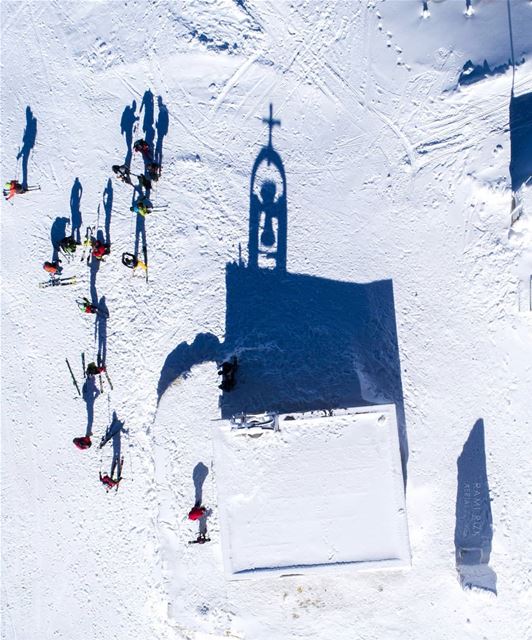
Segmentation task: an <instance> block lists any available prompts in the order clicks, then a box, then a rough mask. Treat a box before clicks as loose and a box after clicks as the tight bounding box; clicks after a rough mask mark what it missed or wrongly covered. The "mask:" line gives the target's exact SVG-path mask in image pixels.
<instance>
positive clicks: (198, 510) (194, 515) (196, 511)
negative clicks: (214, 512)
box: [188, 506, 207, 520]
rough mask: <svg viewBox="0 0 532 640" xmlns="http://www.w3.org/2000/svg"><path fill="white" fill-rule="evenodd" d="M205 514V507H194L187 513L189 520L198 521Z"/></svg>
mask: <svg viewBox="0 0 532 640" xmlns="http://www.w3.org/2000/svg"><path fill="white" fill-rule="evenodd" d="M206 513H207V509H206V508H205V507H199V506H194V507H192V509H191V510H190V511H189V513H188V519H189V520H199V519H200V518H203V516H204V515H205V514H206Z"/></svg>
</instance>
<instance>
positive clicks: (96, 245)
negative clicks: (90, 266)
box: [92, 240, 111, 260]
mask: <svg viewBox="0 0 532 640" xmlns="http://www.w3.org/2000/svg"><path fill="white" fill-rule="evenodd" d="M110 253H111V247H110V246H109V245H108V244H105V243H104V242H101V241H100V240H94V241H93V243H92V255H93V257H94V258H96V260H103V257H104V256H107V255H109V254H110Z"/></svg>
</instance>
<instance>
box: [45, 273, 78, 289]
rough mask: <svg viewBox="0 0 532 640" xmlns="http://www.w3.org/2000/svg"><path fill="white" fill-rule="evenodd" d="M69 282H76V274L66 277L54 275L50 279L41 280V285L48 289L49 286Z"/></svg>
mask: <svg viewBox="0 0 532 640" xmlns="http://www.w3.org/2000/svg"><path fill="white" fill-rule="evenodd" d="M69 284H76V276H68V277H66V278H61V277H59V276H52V277H51V278H50V280H46V282H39V287H40V288H41V289H46V288H48V287H64V286H66V285H69Z"/></svg>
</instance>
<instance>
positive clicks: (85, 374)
mask: <svg viewBox="0 0 532 640" xmlns="http://www.w3.org/2000/svg"><path fill="white" fill-rule="evenodd" d="M65 361H66V363H67V367H68V370H69V371H70V375H71V377H72V383H73V385H74V386H75V387H76V391H77V392H78V396H80V397H81V390H80V388H79V384H78V381H77V380H76V376H75V375H74V372H73V371H72V367H71V366H70V362H69V361H68V358H65ZM81 366H82V368H83V377H84V378H86V377H87V370H86V367H85V352H83V353H82V354H81ZM104 374H105V377H106V379H107V382H108V384H109V387H110V389H111V391H112V390H113V389H114V387H113V383H112V382H111V378H110V377H109V374H108V373H107V369H106V370H105V371H104ZM98 377H99V379H100V393H103V380H102V374H101V373H99V374H98Z"/></svg>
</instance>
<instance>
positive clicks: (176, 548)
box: [0, 0, 532, 640]
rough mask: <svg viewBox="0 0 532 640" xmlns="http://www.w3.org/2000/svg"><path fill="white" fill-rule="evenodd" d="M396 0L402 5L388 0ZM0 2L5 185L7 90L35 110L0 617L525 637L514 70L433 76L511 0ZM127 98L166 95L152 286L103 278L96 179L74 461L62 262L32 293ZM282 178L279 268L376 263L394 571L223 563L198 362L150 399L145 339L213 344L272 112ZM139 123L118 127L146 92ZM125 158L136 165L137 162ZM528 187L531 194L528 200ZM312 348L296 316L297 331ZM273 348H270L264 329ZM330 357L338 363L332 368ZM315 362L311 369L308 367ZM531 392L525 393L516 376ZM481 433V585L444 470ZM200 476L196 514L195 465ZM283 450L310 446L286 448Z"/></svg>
mask: <svg viewBox="0 0 532 640" xmlns="http://www.w3.org/2000/svg"><path fill="white" fill-rule="evenodd" d="M399 4H400V6H401V8H400V9H399ZM511 4H512V16H513V40H514V46H515V48H516V59H520V56H524V57H525V58H526V61H525V63H523V64H522V65H520V66H519V67H518V68H517V70H516V77H515V86H514V91H515V92H516V94H522V93H527V92H531V91H532V80H531V78H532V68H531V64H530V61H529V59H528V57H529V55H530V42H529V40H530V39H529V37H527V34H528V33H529V32H530V25H531V24H532V11H531V10H530V4H529V3H527V2H526V1H525V0H513V1H512V3H511ZM463 5H465V3H460V2H451V1H450V0H449V1H448V2H442V3H431V7H430V8H431V16H430V18H428V19H427V20H422V18H421V2H417V0H416V1H414V0H407V1H404V2H401V3H398V2H395V3H394V2H389V1H388V2H383V1H379V0H367V1H366V0H364V1H361V2H359V3H352V2H348V1H347V0H346V1H345V2H333V1H327V2H325V3H322V2H314V1H311V2H296V3H293V4H290V3H286V2H273V1H271V0H264V1H258V0H253V1H251V0H245V1H242V2H239V1H235V0H211V1H209V2H208V3H205V2H203V1H202V0H193V1H191V2H187V3H183V4H178V3H175V2H173V1H170V0H156V1H154V2H152V3H149V4H146V3H143V2H140V0H130V1H129V2H127V3H119V2H94V3H65V2H62V1H61V0H54V1H53V2H46V3H44V2H43V3H30V2H13V1H11V2H10V1H7V2H4V3H2V6H1V7H0V10H1V12H2V23H3V26H2V36H3V37H2V45H1V46H2V55H3V75H2V81H3V88H4V90H3V92H2V141H3V153H2V176H3V179H4V180H7V179H10V178H12V177H15V176H14V174H13V172H14V171H15V167H17V171H18V172H19V173H18V174H17V177H20V171H21V164H20V161H18V163H17V162H16V160H15V158H16V155H17V152H18V150H19V148H20V147H21V144H22V139H23V133H24V126H25V116H24V113H25V109H26V107H27V106H30V107H31V110H32V112H33V114H34V115H35V117H36V118H37V136H36V143H35V147H34V148H33V150H32V152H31V154H30V158H29V163H28V174H29V176H28V178H29V183H30V184H40V185H41V187H42V190H41V191H37V192H31V193H28V194H26V195H23V196H18V197H16V198H15V201H14V203H13V206H11V205H10V204H6V203H5V202H4V205H3V207H2V225H3V228H2V231H3V234H2V276H3V277H2V342H3V358H2V486H3V492H2V513H3V534H4V535H3V541H2V565H3V571H2V633H3V635H2V637H3V638H6V639H9V640H11V639H15V640H17V639H19V638H24V640H41V639H42V638H47V639H48V638H57V639H63V638H64V639H65V640H66V639H68V640H78V639H80V640H81V639H82V638H83V640H93V639H94V640H96V639H100V638H103V637H105V638H107V639H108V640H111V639H112V640H123V639H124V638H128V639H131V640H136V639H139V640H141V639H144V638H153V639H154V640H173V639H177V638H179V639H181V638H186V639H190V640H207V639H208V640H220V639H221V638H239V639H244V638H246V639H249V640H261V639H262V638H264V639H266V638H268V639H270V638H275V639H280V640H284V639H292V638H313V639H314V638H315V639H324V640H325V639H328V638H333V637H334V638H345V639H351V638H354V637H356V638H360V639H361V640H381V639H382V640H384V639H388V638H400V639H401V640H410V639H412V640H417V639H418V638H421V637H431V638H435V639H436V640H439V639H441V640H451V639H454V638H469V639H472V640H477V639H478V640H480V639H488V640H491V639H495V638H497V639H498V638H502V637H505V638H512V639H513V638H516V639H517V638H526V637H528V636H530V634H531V633H532V613H531V610H530V595H531V594H532V583H531V576H532V565H531V564H530V553H529V549H530V543H531V537H530V531H529V527H527V526H526V523H528V522H530V521H531V520H532V511H531V503H530V499H529V498H530V496H529V486H530V481H531V480H532V477H531V473H530V465H529V458H530V452H531V450H532V444H531V441H530V426H531V425H530V398H529V390H528V388H527V381H529V380H530V376H531V373H532V371H531V368H532V367H531V365H530V363H531V362H532V348H531V341H530V317H531V316H530V315H525V314H519V313H517V283H518V281H519V277H522V276H523V274H525V275H526V274H527V273H531V272H532V258H531V255H530V240H531V237H532V231H531V226H530V222H529V220H530V215H531V213H530V207H531V206H532V203H531V204H529V205H527V204H526V203H530V197H529V194H528V196H527V192H524V193H523V198H525V199H526V198H528V199H527V200H526V202H525V214H524V216H523V218H522V219H521V220H520V221H519V222H518V224H516V225H514V228H513V230H512V231H510V232H509V224H510V202H511V193H510V189H509V184H510V182H509V172H508V167H509V163H510V138H509V100H510V92H511V88H512V86H511V83H512V77H511V72H510V71H508V72H506V73H503V74H499V75H495V76H492V77H490V78H487V79H484V80H481V81H479V82H478V83H475V84H471V85H469V86H466V87H461V88H456V81H457V78H458V75H459V73H460V71H461V69H462V67H463V65H464V63H465V62H466V61H467V60H468V59H472V60H473V61H474V62H475V63H481V62H482V60H483V58H489V63H490V65H491V66H492V67H493V66H496V64H500V63H502V62H506V61H507V59H508V46H509V45H508V34H507V24H508V23H507V14H506V3H493V2H487V1H485V0H479V1H478V2H476V3H474V10H475V14H474V16H473V17H472V18H466V17H465V16H464V15H463V11H464V6H463ZM501 16H502V17H501ZM148 89H150V90H151V91H152V92H153V94H154V96H155V112H154V116H155V119H157V116H158V113H159V111H158V107H157V97H158V96H161V97H162V99H163V101H164V104H165V105H166V106H167V108H168V112H169V118H170V124H169V131H168V134H167V135H166V137H165V138H164V144H163V154H164V155H163V175H162V177H161V180H160V181H159V183H158V184H157V186H156V188H155V189H154V203H155V204H156V205H157V204H160V205H162V204H168V208H167V209H164V210H161V211H158V212H153V213H152V214H150V215H149V216H148V217H147V218H146V220H145V230H146V238H147V246H148V254H149V282H148V283H146V282H145V279H144V277H143V274H142V273H135V274H133V272H131V271H129V270H127V269H125V268H124V267H123V266H122V265H121V264H120V255H121V254H122V252H124V251H131V250H132V247H133V246H134V242H135V225H136V221H135V220H134V219H132V215H133V214H131V213H130V211H129V207H130V206H131V192H130V189H129V188H128V187H126V186H125V185H123V184H121V183H119V182H117V181H116V180H115V179H114V177H113V178H112V188H113V207H112V213H111V225H110V230H111V239H112V243H113V244H112V253H111V255H110V256H109V257H108V258H107V260H106V262H105V263H103V264H101V265H100V268H99V270H98V274H97V276H96V289H97V292H98V296H99V297H101V296H102V295H105V297H106V303H107V307H108V308H109V310H110V317H109V319H108V322H107V365H108V369H109V373H110V376H111V379H112V382H113V385H114V390H113V391H110V390H109V389H108V388H107V386H106V385H105V381H104V385H105V386H104V393H103V394H102V395H101V396H100V397H98V398H97V399H96V402H95V406H94V429H93V430H94V438H93V442H94V446H93V447H92V449H91V450H89V451H85V452H81V451H78V450H76V449H75V448H74V446H73V445H72V438H74V437H76V436H80V435H83V434H84V432H85V427H86V422H87V412H86V404H85V403H84V402H83V400H82V399H81V398H79V397H77V392H76V390H75V389H74V386H73V384H72V381H71V378H70V374H69V373H68V370H67V368H66V364H65V363H64V360H65V357H67V358H68V359H69V361H70V363H71V364H72V366H73V369H74V372H75V374H76V376H77V379H78V383H79V384H80V385H81V384H82V382H83V380H82V374H81V358H80V355H81V352H82V351H83V352H85V355H86V359H87V362H90V361H92V360H95V359H96V356H97V350H98V345H97V343H96V341H95V333H94V330H95V328H94V319H93V318H91V317H85V316H83V315H80V313H79V311H78V309H77V308H76V305H75V303H74V300H75V299H76V298H79V297H81V296H84V295H87V296H89V297H90V274H89V270H88V269H87V268H86V267H85V265H83V264H82V263H81V262H80V261H79V258H76V262H73V263H72V264H67V265H65V275H71V274H74V273H76V274H78V283H77V284H76V285H74V286H68V287H57V288H53V289H42V290H41V289H38V288H37V283H38V282H40V281H44V280H45V279H46V278H45V275H46V274H45V272H44V271H43V270H42V269H41V265H42V262H44V260H49V259H50V256H51V254H52V245H51V241H50V240H51V238H50V233H51V229H52V225H53V224H54V221H55V220H56V219H57V218H60V217H67V218H69V217H70V192H71V188H72V184H73V182H74V179H75V178H76V177H78V178H79V180H80V181H81V184H82V186H83V194H82V197H81V202H80V210H81V215H82V220H83V223H82V227H81V231H82V234H83V233H84V229H85V227H86V226H87V225H94V224H96V220H97V210H98V205H101V210H102V212H101V213H100V228H101V229H103V228H104V216H103V203H102V197H103V192H104V189H105V188H106V185H107V181H108V179H109V177H110V176H111V175H112V172H111V165H112V164H114V163H115V162H122V161H123V157H124V154H125V152H126V145H125V140H124V137H123V136H122V135H121V132H120V121H121V116H122V113H123V110H124V108H125V107H126V106H127V105H131V102H132V100H136V102H137V111H136V115H139V108H140V104H141V102H142V96H143V95H144V92H145V91H146V90H148ZM270 102H272V103H273V106H274V117H276V118H280V119H281V121H282V124H281V127H280V128H275V130H274V132H273V143H274V146H275V148H276V149H277V150H278V152H279V153H280V155H281V157H282V158H283V161H284V163H285V166H286V171H287V180H288V271H289V272H291V273H299V274H302V273H304V274H309V275H316V276H320V277H323V278H330V279H335V280H342V281H347V282H369V281H373V280H379V279H388V278H391V279H393V286H394V298H395V314H396V320H397V333H398V339H399V351H400V357H401V369H402V376H403V377H402V386H403V391H404V399H405V411H406V428H407V434H408V442H409V450H410V456H409V460H408V484H407V492H406V498H407V510H408V521H409V528H410V536H411V544H412V554H413V567H412V569H411V571H409V572H387V573H364V574H360V573H359V574H355V575H353V576H350V575H348V574H342V575H338V576H335V575H327V576H311V575H307V576H304V577H302V576H301V577H298V576H292V577H287V578H283V579H278V578H267V579H264V580H260V581H249V582H248V581H242V582H236V583H232V582H227V581H226V580H225V578H224V576H223V573H222V567H221V564H222V558H221V548H220V531H219V522H218V514H217V505H216V495H217V493H216V468H215V467H214V465H213V464H212V459H213V452H212V441H211V435H212V431H213V429H216V428H217V422H216V420H217V419H218V418H219V417H220V410H219V406H218V400H219V398H218V389H217V384H218V379H217V375H216V368H215V365H214V363H212V362H211V363H203V364H201V365H199V366H196V367H194V368H193V369H192V370H191V372H190V374H188V375H187V376H184V377H182V378H180V379H178V380H176V381H175V382H174V383H173V384H172V385H171V387H170V388H169V389H168V390H167V391H166V393H165V394H164V395H163V397H162V399H161V401H160V404H159V405H158V406H157V385H158V381H159V375H160V371H161V367H162V365H163V363H164V361H165V358H166V356H167V355H168V354H169V353H170V352H171V351H172V350H173V349H174V348H175V347H176V346H177V345H178V344H180V343H182V342H188V343H189V344H191V343H192V342H193V340H194V338H195V336H196V335H197V334H200V333H211V334H214V335H215V336H217V337H218V339H219V340H220V341H221V342H222V341H223V340H224V332H225V313H226V308H225V303H226V299H225V296H226V283H225V265H226V263H228V262H231V261H233V260H237V259H238V254H239V246H241V248H242V253H243V257H244V259H247V251H246V246H247V236H248V211H249V176H250V171H251V166H252V163H253V161H254V159H255V157H256V154H257V153H258V151H259V149H260V147H261V145H263V144H265V141H266V139H267V132H266V128H265V126H264V124H263V123H262V120H261V119H262V118H263V117H265V116H266V114H267V110H268V104H269V103H270ZM140 116H141V118H140V120H139V122H138V125H137V127H138V128H137V132H136V136H137V137H140V136H141V135H142V124H143V118H144V112H142V113H141V114H140ZM141 166H142V162H141V160H140V159H139V158H138V157H137V156H134V158H133V167H132V170H133V171H134V172H140V171H141ZM526 206H528V209H527V208H526ZM316 340H317V345H316V348H317V349H319V346H320V345H319V336H317V338H316ZM261 347H264V348H265V349H271V350H272V352H275V348H276V345H274V344H273V345H272V344H268V345H261ZM331 367H334V363H331ZM311 370H312V363H310V362H309V372H311ZM528 386H529V385H528ZM113 412H116V414H117V416H118V418H119V419H120V420H122V421H124V422H125V429H126V430H127V432H126V433H125V434H123V436H122V452H123V455H124V472H123V475H124V480H123V482H122V483H121V486H120V490H119V491H118V492H116V493H115V492H111V493H109V494H106V493H105V491H104V490H103V488H102V487H101V486H100V484H99V482H98V471H100V470H108V467H109V465H110V461H111V448H110V447H111V445H110V444H107V445H106V446H105V447H104V448H103V449H102V450H101V451H100V450H99V449H98V447H97V444H98V442H99V438H100V437H101V435H103V433H104V431H105V428H106V426H107V425H108V424H109V422H110V419H111V417H112V413H113ZM478 418H483V419H484V422H485V424H486V457H487V472H488V479H489V485H490V490H491V497H492V510H493V522H494V537H493V549H492V555H491V560H490V566H491V567H492V568H493V569H494V570H495V572H496V573H497V589H498V596H497V598H493V597H490V596H488V595H486V594H482V593H473V592H463V591H462V590H461V588H460V586H459V584H458V581H457V578H456V570H455V566H454V543H453V534H454V524H455V523H454V517H455V500H456V460H457V458H458V456H459V455H460V452H461V451H462V447H463V445H464V442H465V440H466V439H467V436H468V434H469V432H470V430H471V428H472V426H473V424H474V423H475V421H476V420H477V419H478ZM199 462H202V463H203V464H204V465H206V467H207V468H208V475H207V478H206V480H205V483H204V485H203V502H204V504H206V505H207V506H209V507H210V508H211V509H212V514H211V516H210V517H209V519H208V526H209V533H210V537H211V538H212V542H211V543H210V544H208V545H204V546H203V547H200V546H199V545H188V544H187V542H188V541H189V540H191V539H193V538H194V537H195V535H196V532H197V531H196V524H195V523H191V522H189V521H187V520H186V514H187V513H188V510H189V509H190V507H191V506H192V505H193V502H194V482H193V478H192V473H193V469H194V467H195V465H197V464H198V463H199ZM294 463H295V464H301V465H304V461H303V460H296V461H295V462H294Z"/></svg>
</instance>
